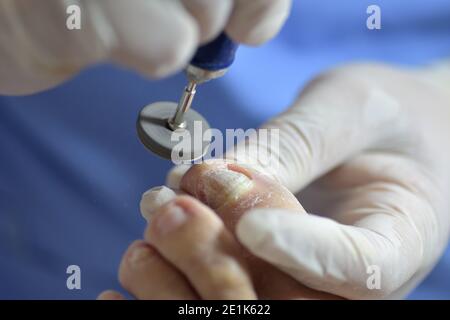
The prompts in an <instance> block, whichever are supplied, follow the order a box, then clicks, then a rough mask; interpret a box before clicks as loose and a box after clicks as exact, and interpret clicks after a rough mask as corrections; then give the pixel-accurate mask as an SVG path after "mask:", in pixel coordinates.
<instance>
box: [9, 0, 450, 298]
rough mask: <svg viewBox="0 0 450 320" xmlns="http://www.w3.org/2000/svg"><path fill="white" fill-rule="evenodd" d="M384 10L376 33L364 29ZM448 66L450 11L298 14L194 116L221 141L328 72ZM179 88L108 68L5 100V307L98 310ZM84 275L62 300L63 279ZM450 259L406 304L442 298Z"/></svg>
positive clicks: (155, 173) (397, 8)
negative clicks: (158, 108)
mask: <svg viewBox="0 0 450 320" xmlns="http://www.w3.org/2000/svg"><path fill="white" fill-rule="evenodd" d="M369 4H378V5H380V6H381V9H382V30H379V31H369V30H368V29H367V28H366V26H365V21H366V18H367V14H366V8H367V6H368V5H369ZM443 57H450V2H449V1H448V0H428V1H421V0H409V1H406V0H405V1H401V0H397V1H392V0H385V1H381V0H377V1H365V0H360V1H353V0H341V1H333V0H322V1H320V2H319V1H313V0H298V1H295V5H294V8H293V12H292V15H291V17H290V19H289V21H288V23H287V25H286V27H285V28H284V30H283V31H282V33H281V34H280V36H279V37H278V38H277V39H276V40H274V41H272V42H271V43H269V44H267V45H265V46H264V47H262V48H258V49H255V48H246V47H242V48H240V50H239V52H238V57H237V60H236V62H235V65H234V66H233V68H232V69H231V70H230V72H229V74H228V75H227V76H226V77H224V78H223V79H221V80H218V81H214V82H212V83H208V84H205V85H204V86H203V87H201V88H200V91H199V94H198V98H197V100H196V102H195V108H196V109H197V110H199V111H200V112H201V113H203V114H204V115H205V116H206V118H207V119H208V120H209V121H210V123H211V125H212V126H214V127H216V128H219V129H225V128H248V127H254V126H257V125H258V124H260V123H261V122H263V121H264V120H266V119H268V118H269V117H271V116H273V115H275V114H276V113H278V112H280V111H281V110H283V109H284V108H285V107H287V106H288V105H289V104H290V103H291V102H292V101H293V99H294V97H295V96H296V94H297V92H298V91H299V89H300V88H301V87H302V86H304V85H305V83H306V82H307V81H308V80H309V79H311V77H313V76H314V75H315V74H317V73H318V72H320V71H322V70H323V69H325V68H327V67H330V66H333V65H336V64H339V63H343V62H347V61H354V60H365V59H371V60H380V61H385V62H390V63H398V64H409V65H418V64H424V63H426V62H428V61H431V60H435V59H439V58H443ZM184 83H185V79H184V77H183V75H181V74H179V75H176V76H174V77H171V78H168V79H165V80H161V81H149V80H147V79H145V78H142V77H140V76H138V75H136V74H134V73H132V72H128V71H124V70H121V69H118V68H115V67H112V66H109V65H103V66H98V67H94V68H91V69H89V70H87V71H84V72H83V73H82V74H80V75H79V76H77V77H76V78H75V79H73V80H71V81H69V82H67V83H65V84H63V85H62V86H60V87H58V88H56V89H53V90H51V91H48V92H44V93H40V94H37V95H33V96H27V97H0V298H8V299H13V298H58V299H59V298H63V299H75V298H87V299H90V298H95V296H96V295H97V294H98V293H99V292H100V291H101V290H103V289H106V288H119V285H118V283H117V280H116V279H117V276H116V273H117V267H118V264H119V261H120V258H121V255H122V253H123V252H124V250H125V249H126V247H127V246H128V244H129V243H130V242H131V241H132V240H134V239H136V238H138V237H140V236H141V234H142V231H143V229H144V227H145V223H144V220H143V219H142V218H141V217H140V214H139V210H138V204H139V200H140V196H141V194H142V192H144V191H145V190H146V189H148V188H149V187H151V186H155V185H159V184H163V182H164V176H165V173H166V172H167V170H168V169H169V168H170V167H171V164H170V163H169V162H167V161H164V160H161V159H158V158H156V157H155V156H153V155H151V154H150V153H148V152H147V151H146V150H145V149H144V147H143V146H142V145H141V144H140V143H139V141H138V138H137V136H136V133H135V120H136V116H137V114H138V111H139V110H140V108H141V107H143V106H144V105H146V104H148V103H150V102H153V101H157V100H177V99H178V97H179V94H180V93H181V90H182V87H183V86H184ZM71 264H77V265H79V266H80V267H81V270H82V289H81V290H73V291H69V290H68V289H67V288H66V277H67V274H66V273H65V271H66V268H67V266H68V265H71ZM449 266H450V250H447V252H446V253H445V255H444V257H443V258H442V259H441V261H440V263H439V264H438V265H437V266H436V268H435V269H434V271H433V272H432V273H431V274H430V276H429V277H428V278H427V279H426V281H425V282H424V283H423V284H422V285H421V286H420V287H419V288H418V289H416V290H415V292H413V293H412V295H411V296H410V298H413V299H414V298H450V273H449V271H448V270H449Z"/></svg>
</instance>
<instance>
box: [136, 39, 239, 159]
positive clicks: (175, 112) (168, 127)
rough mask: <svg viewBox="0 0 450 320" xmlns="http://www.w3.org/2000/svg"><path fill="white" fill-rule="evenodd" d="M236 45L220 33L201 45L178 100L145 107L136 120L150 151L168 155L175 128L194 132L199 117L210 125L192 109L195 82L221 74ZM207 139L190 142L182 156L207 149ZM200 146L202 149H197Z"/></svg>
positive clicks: (195, 155) (192, 156)
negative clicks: (212, 39)
mask: <svg viewBox="0 0 450 320" xmlns="http://www.w3.org/2000/svg"><path fill="white" fill-rule="evenodd" d="M237 47H238V46H237V45H236V44H235V43H234V42H233V41H232V40H231V39H230V38H229V37H228V36H227V35H226V34H225V33H222V34H221V35H220V36H219V37H218V38H216V39H215V40H214V41H212V42H210V43H208V44H206V45H204V46H202V47H200V48H199V49H198V51H197V53H196V54H195V56H194V58H193V59H192V61H191V63H190V64H189V66H188V67H187V68H186V75H187V78H188V84H187V86H186V87H185V89H184V92H183V94H182V96H181V99H180V101H179V102H178V104H177V103H173V102H156V103H152V104H150V105H148V106H146V107H144V108H143V109H142V110H141V112H140V114H139V118H138V121H137V132H138V135H139V138H140V140H141V142H142V143H143V144H144V145H145V146H146V147H147V148H148V149H150V151H152V152H153V153H155V154H157V155H159V156H161V157H163V158H166V159H171V156H172V149H173V148H174V146H175V145H176V144H177V143H178V141H172V139H171V137H172V133H173V132H174V131H175V130H188V131H189V133H190V134H191V136H193V135H194V122H195V121H200V122H201V124H202V130H203V131H204V130H207V129H209V125H208V122H207V121H206V120H205V119H204V118H203V117H202V116H201V115H200V114H199V113H197V112H195V111H194V110H192V109H191V105H192V102H193V100H194V96H195V93H196V89H197V85H198V84H201V83H203V82H206V81H209V80H212V79H216V78H220V77H222V76H223V75H224V74H225V73H226V71H227V69H228V68H229V67H230V66H231V64H232V63H233V61H234V58H235V54H236V50H237ZM208 146H209V143H203V144H201V145H198V144H193V146H192V148H191V150H190V152H189V154H185V155H184V159H186V158H187V159H190V160H196V159H197V158H199V157H202V156H203V155H204V154H205V153H206V151H207V150H208ZM199 148H201V150H200V149H199Z"/></svg>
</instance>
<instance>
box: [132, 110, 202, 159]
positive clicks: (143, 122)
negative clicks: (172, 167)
mask: <svg viewBox="0 0 450 320" xmlns="http://www.w3.org/2000/svg"><path fill="white" fill-rule="evenodd" d="M176 109H177V104H176V103H174V102H155V103H152V104H150V105H148V106H146V107H144V108H143V109H142V110H141V112H140V113H139V118H138V120H137V123H136V127H137V132H138V136H139V138H140V140H141V142H142V143H143V144H144V146H146V147H147V148H148V149H150V150H151V151H152V152H153V153H155V154H157V155H158V156H160V157H163V158H165V159H172V152H174V153H175V154H177V159H178V160H197V159H199V158H201V157H202V156H203V155H204V154H205V153H206V151H208V147H209V143H210V140H209V139H206V141H204V140H203V138H204V132H205V131H206V130H208V129H209V124H208V122H207V121H206V120H205V119H204V118H203V117H202V116H201V115H200V114H199V113H197V112H196V111H194V110H192V109H190V110H188V111H187V112H186V113H185V115H184V120H185V121H186V127H185V128H184V129H177V130H175V131H173V130H171V129H170V128H169V127H168V124H167V121H168V120H169V119H170V118H172V116H173V115H174V114H175V111H176ZM186 138H189V139H190V140H186V141H182V139H186ZM172 160H174V159H172Z"/></svg>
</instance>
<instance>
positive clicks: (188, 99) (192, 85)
mask: <svg viewBox="0 0 450 320" xmlns="http://www.w3.org/2000/svg"><path fill="white" fill-rule="evenodd" d="M196 88H197V83H196V82H195V81H194V80H189V83H188V85H187V86H186V87H185V88H184V92H183V95H182V96H181V99H180V102H179V103H178V107H177V111H176V112H175V114H174V115H173V117H172V118H171V119H169V120H168V125H169V127H170V128H171V129H172V130H177V129H184V128H186V121H184V115H185V114H186V112H187V111H188V110H189V108H190V107H191V105H192V101H194V97H195V93H196Z"/></svg>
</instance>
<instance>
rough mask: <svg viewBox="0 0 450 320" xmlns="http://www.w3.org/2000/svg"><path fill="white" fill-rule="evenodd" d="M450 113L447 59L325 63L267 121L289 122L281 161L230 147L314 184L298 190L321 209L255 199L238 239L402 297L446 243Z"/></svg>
mask: <svg viewBox="0 0 450 320" xmlns="http://www.w3.org/2000/svg"><path fill="white" fill-rule="evenodd" d="M439 70H440V71H439ZM444 70H447V71H444ZM449 124H450V68H447V69H445V68H441V69H427V70H423V71H407V70H397V69H391V68H388V67H385V66H381V65H354V66H347V67H343V68H339V69H336V70H334V71H331V72H328V73H325V74H323V75H322V76H320V77H318V78H317V79H316V80H315V81H313V82H311V83H310V85H309V86H308V87H307V88H306V89H305V90H304V91H303V93H302V94H301V96H300V97H299V99H298V100H297V101H296V102H295V103H294V105H293V106H292V107H291V108H290V109H289V110H288V111H286V112H285V113H283V114H281V115H280V116H278V117H277V118H275V119H273V120H272V121H270V122H269V123H268V124H266V125H264V126H263V127H264V128H279V129H280V149H279V151H278V152H279V155H280V165H279V167H278V168H277V169H276V170H274V168H275V166H268V167H265V166H264V165H261V163H259V162H258V161H257V155H256V154H254V155H250V156H251V157H250V160H249V158H248V154H246V153H245V152H244V151H243V148H242V146H240V147H239V149H238V152H237V153H236V154H235V155H233V156H232V155H230V154H228V157H231V158H235V159H238V160H244V161H246V162H247V163H248V164H252V165H253V166H254V167H256V168H259V170H261V171H264V172H265V173H266V174H267V173H269V174H270V175H271V176H273V177H275V178H276V179H278V181H280V182H281V183H282V184H283V185H284V186H286V187H288V189H289V190H290V191H292V192H294V193H298V192H299V191H300V190H302V189H304V188H305V187H306V186H309V187H308V188H307V189H305V190H304V191H303V192H302V193H300V195H299V197H300V202H301V203H302V205H303V206H304V207H305V209H306V210H307V211H308V212H310V213H311V212H312V213H313V214H310V215H304V214H303V215H302V214H297V215H295V214H292V212H289V211H287V210H283V209H267V208H266V209H254V210H250V211H248V212H247V213H246V214H244V215H243V217H242V218H241V219H240V220H239V222H238V224H237V237H238V239H239V240H240V242H241V243H242V244H243V245H244V246H245V247H246V248H247V249H248V250H250V251H251V252H252V253H253V254H254V255H256V256H258V257H260V258H262V259H264V260H266V261H268V262H270V263H271V264H273V265H275V266H277V267H279V268H280V269H281V270H283V271H285V272H286V273H288V274H289V275H291V276H292V277H294V278H295V279H297V280H298V281H300V282H301V283H303V284H305V285H307V286H309V287H310V288H313V289H316V290H319V291H324V292H329V293H332V294H335V295H338V296H342V297H345V298H350V299H362V298H400V297H403V296H404V295H405V294H407V293H408V292H409V291H410V290H412V288H414V286H415V285H416V284H417V283H418V282H419V281H420V280H421V279H423V277H424V276H425V275H426V274H427V273H428V272H429V271H430V270H431V269H432V267H433V266H434V264H435V263H436V261H437V260H438V258H439V256H440V255H441V253H442V252H443V250H444V248H445V247H446V244H447V239H448V233H449V225H450V218H449V217H450V215H449V208H450V203H449V199H450V197H449V196H450V194H449V190H450V189H449V183H450V142H449V137H450V125H449ZM250 141H252V140H250ZM253 141H254V140H253ZM259 147H260V148H264V147H265V146H263V145H260V146H259ZM249 149H250V150H251V148H249ZM253 150H255V148H253ZM260 151H261V150H260ZM275 151H276V150H272V152H275ZM251 159H253V160H254V161H251ZM333 169H334V170H333ZM179 171H180V170H179V168H178V169H176V170H175V171H173V172H172V174H171V175H170V176H169V181H168V182H169V185H171V186H176V184H177V180H178V179H177V177H179V176H180V174H179ZM313 182H314V183H313ZM216 194H217V192H216ZM209 196H211V197H214V196H220V195H209ZM206 197H208V195H206ZM374 270H379V271H380V272H381V274H380V275H381V277H380V278H379V280H380V283H379V284H380V287H379V289H378V288H374V289H369V287H368V285H367V283H368V280H369V283H370V284H371V285H375V286H376V285H377V282H376V281H375V282H371V280H370V276H371V275H373V272H374ZM372 280H373V278H372ZM371 288H372V287H371Z"/></svg>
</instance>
